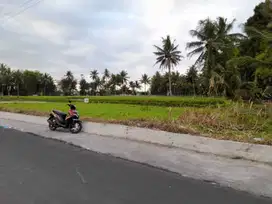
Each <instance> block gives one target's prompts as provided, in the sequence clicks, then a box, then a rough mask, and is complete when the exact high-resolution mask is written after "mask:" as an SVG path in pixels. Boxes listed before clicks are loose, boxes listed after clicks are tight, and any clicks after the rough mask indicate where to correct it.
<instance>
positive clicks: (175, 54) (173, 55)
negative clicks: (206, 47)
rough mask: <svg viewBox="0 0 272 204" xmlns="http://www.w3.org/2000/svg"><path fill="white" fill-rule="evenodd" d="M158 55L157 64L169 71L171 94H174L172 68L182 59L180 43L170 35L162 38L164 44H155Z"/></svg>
mask: <svg viewBox="0 0 272 204" xmlns="http://www.w3.org/2000/svg"><path fill="white" fill-rule="evenodd" d="M154 47H155V48H156V50H157V51H156V52H154V54H155V55H156V56H157V58H156V62H155V64H160V68H165V69H167V70H168V73H169V79H168V80H169V84H168V85H169V93H168V94H169V95H170V96H171V95H172V83H171V70H172V68H173V67H175V66H177V65H178V64H179V62H180V61H181V59H182V57H183V56H182V55H181V52H180V51H179V50H178V47H179V45H176V44H175V40H172V39H171V38H170V36H169V35H167V36H166V38H162V46H161V47H159V46H157V45H154Z"/></svg>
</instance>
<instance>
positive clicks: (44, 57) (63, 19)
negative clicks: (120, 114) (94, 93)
mask: <svg viewBox="0 0 272 204" xmlns="http://www.w3.org/2000/svg"><path fill="white" fill-rule="evenodd" d="M36 1H38V0H28V1H27V0H0V19H1V21H0V23H1V25H2V26H1V27H0V62H3V63H6V64H8V65H10V66H11V67H12V68H19V69H33V70H39V71H41V72H48V73H50V74H52V75H53V76H54V77H56V78H60V77H61V76H63V75H64V73H65V72H66V71H67V70H71V71H72V72H73V73H74V74H75V75H76V77H78V78H79V76H80V74H84V75H85V76H86V77H88V76H89V72H90V70H92V69H97V70H98V71H99V72H100V73H102V72H103V70H104V69H105V68H108V69H109V70H110V71H111V72H114V73H116V72H119V71H120V70H126V71H127V72H128V73H129V75H130V76H131V78H132V79H133V80H136V79H139V78H140V76H141V74H143V73H147V74H148V75H152V74H154V72H155V71H156V70H157V69H158V67H153V64H154V60H155V57H154V56H153V54H152V52H153V51H154V48H153V46H152V45H154V44H159V43H160V40H161V37H162V36H166V35H167V34H169V35H171V36H172V37H173V38H175V39H177V43H178V44H179V45H180V50H181V51H182V54H183V55H184V56H186V51H185V45H186V42H188V41H191V40H192V38H191V37H190V36H189V34H188V31H189V30H190V29H194V28H195V27H196V25H197V22H198V20H200V19H204V18H206V17H211V18H216V17H217V16H224V17H226V18H228V19H230V20H231V19H233V18H236V19H237V23H236V25H237V29H238V25H239V24H241V23H243V22H245V20H246V19H247V18H248V17H249V16H251V15H252V14H253V9H254V7H255V6H256V5H257V4H258V3H260V2H262V1H261V0H239V1H237V0H189V1H188V0H43V1H41V2H40V3H39V4H37V5H35V6H33V7H31V8H29V9H27V10H25V11H24V12H22V11H23V9H26V8H27V7H28V5H30V4H31V3H35V2H36ZM24 2H30V4H23V3H24ZM16 13H19V14H18V15H16ZM14 15H16V16H15V17H13V16H14ZM193 62H194V58H192V59H188V58H185V59H184V60H183V61H182V62H181V63H180V65H179V66H178V67H176V69H177V70H179V71H180V72H182V73H184V72H186V70H187V69H188V67H189V66H190V65H191V64H192V63H193Z"/></svg>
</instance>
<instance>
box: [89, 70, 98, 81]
mask: <svg viewBox="0 0 272 204" xmlns="http://www.w3.org/2000/svg"><path fill="white" fill-rule="evenodd" d="M90 77H91V79H92V80H93V81H95V80H96V79H97V77H98V71H97V70H96V69H95V70H93V71H91V73H90Z"/></svg>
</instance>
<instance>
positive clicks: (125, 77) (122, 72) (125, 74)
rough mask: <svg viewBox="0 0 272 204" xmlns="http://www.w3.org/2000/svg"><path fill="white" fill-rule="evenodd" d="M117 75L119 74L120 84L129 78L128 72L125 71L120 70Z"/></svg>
mask: <svg viewBox="0 0 272 204" xmlns="http://www.w3.org/2000/svg"><path fill="white" fill-rule="evenodd" d="M119 76H120V80H121V83H122V85H123V84H126V83H127V81H128V79H129V77H128V73H127V72H126V71H124V70H122V71H121V72H120V74H119Z"/></svg>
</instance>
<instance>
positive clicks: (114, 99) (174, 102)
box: [0, 96, 229, 107]
mask: <svg viewBox="0 0 272 204" xmlns="http://www.w3.org/2000/svg"><path fill="white" fill-rule="evenodd" d="M84 98H85V97H84V96H69V97H66V96H20V97H17V96H4V97H0V100H2V101H8V100H11V101H14V100H22V101H47V102H67V101H68V100H71V101H73V102H76V101H78V102H79V101H81V102H82V101H83V99H84ZM88 98H89V100H90V103H111V104H113V103H114V104H131V105H144V106H146V105H149V106H165V107H169V106H172V107H207V106H213V107H216V106H218V105H221V106H225V105H227V104H229V101H228V100H226V99H224V98H219V97H218V98H213V97H166V96H92V97H88Z"/></svg>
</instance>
